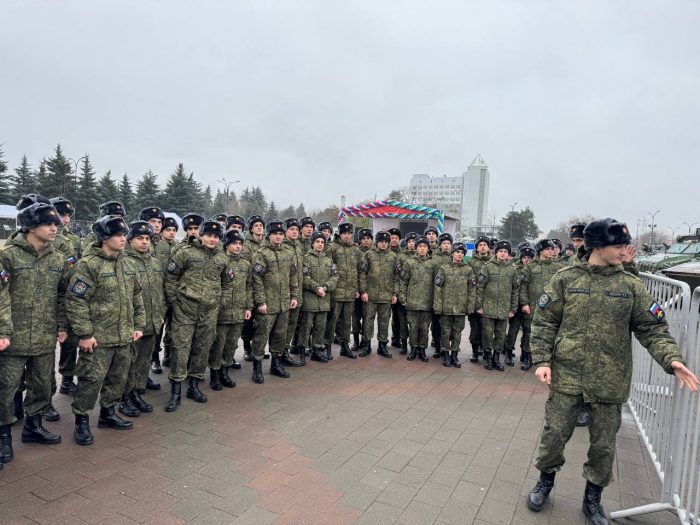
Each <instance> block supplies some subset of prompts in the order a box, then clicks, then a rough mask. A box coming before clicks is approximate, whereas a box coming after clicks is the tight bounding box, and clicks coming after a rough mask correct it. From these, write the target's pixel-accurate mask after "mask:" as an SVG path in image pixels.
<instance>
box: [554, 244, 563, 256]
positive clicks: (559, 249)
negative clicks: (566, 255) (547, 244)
mask: <svg viewBox="0 0 700 525" xmlns="http://www.w3.org/2000/svg"><path fill="white" fill-rule="evenodd" d="M560 253H561V248H559V246H555V247H554V252H553V253H552V255H553V256H554V257H557V256H558V255H559V254H560Z"/></svg>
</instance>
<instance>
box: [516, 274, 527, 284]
mask: <svg viewBox="0 0 700 525" xmlns="http://www.w3.org/2000/svg"><path fill="white" fill-rule="evenodd" d="M524 279H525V276H524V275H523V274H522V273H519V274H518V276H517V277H516V278H515V285H516V286H520V285H521V284H522V282H523V280H524Z"/></svg>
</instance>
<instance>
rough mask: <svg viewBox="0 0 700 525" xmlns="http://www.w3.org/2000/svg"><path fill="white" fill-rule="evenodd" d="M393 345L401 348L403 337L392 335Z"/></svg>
mask: <svg viewBox="0 0 700 525" xmlns="http://www.w3.org/2000/svg"><path fill="white" fill-rule="evenodd" d="M391 346H393V347H394V348H401V338H400V337H392V338H391Z"/></svg>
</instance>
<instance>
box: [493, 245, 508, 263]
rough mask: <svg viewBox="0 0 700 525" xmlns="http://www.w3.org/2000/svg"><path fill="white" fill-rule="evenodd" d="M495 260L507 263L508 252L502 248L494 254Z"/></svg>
mask: <svg viewBox="0 0 700 525" xmlns="http://www.w3.org/2000/svg"><path fill="white" fill-rule="evenodd" d="M496 259H498V260H499V261H507V260H508V259H510V252H508V250H506V249H505V248H502V249H500V250H498V251H497V252H496Z"/></svg>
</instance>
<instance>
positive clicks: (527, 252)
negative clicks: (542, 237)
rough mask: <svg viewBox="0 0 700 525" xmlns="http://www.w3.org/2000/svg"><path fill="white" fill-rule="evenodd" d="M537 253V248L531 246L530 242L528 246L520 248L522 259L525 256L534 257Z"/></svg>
mask: <svg viewBox="0 0 700 525" xmlns="http://www.w3.org/2000/svg"><path fill="white" fill-rule="evenodd" d="M535 255H536V254H535V249H534V248H533V247H532V246H530V245H529V244H528V245H527V246H522V247H521V248H520V258H521V259H522V258H523V257H534V256H535Z"/></svg>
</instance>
